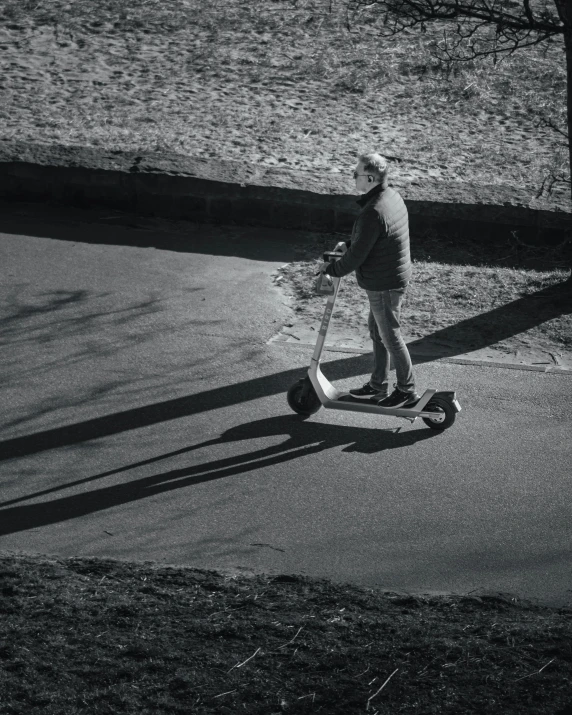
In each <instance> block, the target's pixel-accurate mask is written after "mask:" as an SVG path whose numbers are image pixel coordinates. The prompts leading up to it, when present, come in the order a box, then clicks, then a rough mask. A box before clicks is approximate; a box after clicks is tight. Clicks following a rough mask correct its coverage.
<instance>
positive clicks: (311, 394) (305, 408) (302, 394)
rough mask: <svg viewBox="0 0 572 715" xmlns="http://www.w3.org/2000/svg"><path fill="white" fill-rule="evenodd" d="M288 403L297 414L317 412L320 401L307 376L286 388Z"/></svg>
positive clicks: (306, 415)
mask: <svg viewBox="0 0 572 715" xmlns="http://www.w3.org/2000/svg"><path fill="white" fill-rule="evenodd" d="M287 398H288V404H289V405H290V407H291V408H292V409H293V410H294V412H296V413H297V414H299V415H303V416H304V417H309V416H310V415H313V414H314V413H315V412H317V411H318V410H319V409H320V407H321V406H322V403H321V402H320V399H319V397H318V395H317V394H316V391H315V390H314V387H313V386H312V383H311V382H310V380H309V379H308V378H307V377H304V378H302V379H301V380H298V382H295V383H294V384H293V385H292V387H291V388H290V389H289V390H288V395H287Z"/></svg>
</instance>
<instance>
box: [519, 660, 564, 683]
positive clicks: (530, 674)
mask: <svg viewBox="0 0 572 715" xmlns="http://www.w3.org/2000/svg"><path fill="white" fill-rule="evenodd" d="M555 660H556V658H552V660H549V661H548V663H546V665H543V666H542V668H541V669H540V670H535V671H534V673H529V674H528V675H523V676H522V677H520V678H517V679H516V680H515V681H514V682H515V683H518V681H519V680H524V679H525V678H530V677H532V676H533V675H539V674H540V673H542V671H543V670H544V668H548V666H549V665H550V663H553V662H554V661H555Z"/></svg>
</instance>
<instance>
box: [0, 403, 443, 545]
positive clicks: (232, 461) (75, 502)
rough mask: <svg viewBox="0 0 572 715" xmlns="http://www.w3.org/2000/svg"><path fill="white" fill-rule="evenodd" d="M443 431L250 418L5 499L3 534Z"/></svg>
mask: <svg viewBox="0 0 572 715" xmlns="http://www.w3.org/2000/svg"><path fill="white" fill-rule="evenodd" d="M440 434H441V433H440V432H436V431H435V430H429V429H427V430H409V431H405V432H400V431H396V430H395V429H392V430H380V429H379V428H375V429H370V428H363V427H348V426H346V425H344V426H336V425H330V424H321V423H317V422H305V421H304V420H302V419H301V418H300V417H298V416H297V415H281V416H278V417H272V418H269V419H263V420H258V421H255V422H247V423H245V424H242V425H239V426H237V427H233V428H231V429H229V430H226V431H225V432H223V433H222V434H221V436H220V437H218V438H216V439H212V440H207V441H206V442H202V443H200V444H195V445H192V446H189V447H186V448H183V449H180V450H176V451H174V452H170V453H167V454H164V455H161V456H158V457H155V458H152V459H147V460H143V461H140V462H135V463H133V464H129V465H126V466H124V467H120V468H118V469H114V470H111V471H107V472H103V473H101V474H96V475H94V476H91V477H87V478H85V479H82V480H78V481H75V482H71V483H68V484H65V485H63V486H61V487H55V488H52V489H47V490H44V491H41V492H36V493H33V494H29V495H27V496H26V497H22V498H19V499H15V500H11V501H8V502H4V503H1V504H0V506H1V507H3V508H2V509H1V510H0V536H1V535H6V534H12V533H15V532H19V531H26V530H28V529H34V528H38V527H42V526H47V525H49V524H54V523H58V522H62V521H67V520H69V519H76V518H78V517H81V516H85V515H86V514H93V513H94V512H98V511H102V510H104V509H109V508H111V507H114V506H119V505H121V504H126V503H128V502H134V501H138V500H140V499H145V498H147V497H150V496H154V495H156V494H162V493H165V492H169V491H173V490H175V489H183V488H186V487H192V486H195V485H197V484H203V483H205V482H211V481H214V480H216V479H224V478H227V477H233V476H236V475H238V474H243V473H246V472H250V471H253V470H258V469H264V468H267V467H271V466H275V465H278V464H284V463H287V462H292V461H295V460H297V459H300V458H301V457H305V456H308V455H311V454H316V453H318V452H322V451H324V450H327V449H332V448H334V447H342V446H344V445H345V446H344V449H343V451H344V452H358V453H361V454H377V453H379V452H383V451H384V450H388V449H401V448H404V447H407V446H410V445H413V444H415V443H416V442H419V441H421V440H426V439H431V438H434V437H437V436H439V435H440ZM281 435H284V436H286V437H287V439H286V440H285V441H284V442H281V443H280V444H278V445H273V446H271V447H266V448H263V449H258V450H255V451H253V452H249V453H246V454H237V455H234V456H230V457H225V458H223V459H217V460H213V461H210V462H204V463H202V464H193V465H192V466H189V467H183V468H179V469H172V470H168V471H165V472H158V473H157V474H154V475H152V476H149V477H142V478H139V479H135V480H133V481H128V482H122V483H120V484H114V485H112V486H108V487H101V488H99V489H95V490H91V491H82V493H80V494H74V495H71V496H66V497H60V498H57V499H50V500H48V501H43V502H39V503H36V504H32V505H20V506H15V504H16V502H21V501H25V500H29V499H37V498H39V497H41V496H46V495H47V494H53V493H54V492H57V491H61V490H64V489H69V488H73V487H77V486H80V485H85V484H87V483H90V482H95V481H97V480H100V479H103V478H105V477H109V476H112V475H114V474H119V473H122V472H126V471H128V470H130V469H135V468H140V467H143V466H148V465H150V464H153V463H157V462H160V461H162V460H165V459H169V458H172V457H175V456H179V457H180V456H181V455H183V454H185V453H190V452H193V451H196V450H198V449H201V448H209V447H210V448H212V447H214V446H219V445H225V444H230V443H232V442H242V441H248V440H254V439H259V438H261V437H273V436H281ZM380 469H383V465H382V464H380Z"/></svg>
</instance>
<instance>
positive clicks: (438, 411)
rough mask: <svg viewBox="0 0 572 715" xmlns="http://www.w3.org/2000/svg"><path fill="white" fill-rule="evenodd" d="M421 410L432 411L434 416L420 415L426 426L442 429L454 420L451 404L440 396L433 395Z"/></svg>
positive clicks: (453, 409)
mask: <svg viewBox="0 0 572 715" xmlns="http://www.w3.org/2000/svg"><path fill="white" fill-rule="evenodd" d="M423 412H434V413H435V417H422V418H421V419H422V420H423V422H425V424H426V425H427V426H428V427H431V429H435V430H444V429H447V428H448V427H450V426H451V425H452V424H453V422H454V421H455V417H456V414H457V413H456V412H455V408H454V407H453V405H451V403H450V402H448V401H447V400H443V399H442V398H440V397H433V398H432V399H431V400H429V402H428V403H427V406H426V407H425V408H424V409H423Z"/></svg>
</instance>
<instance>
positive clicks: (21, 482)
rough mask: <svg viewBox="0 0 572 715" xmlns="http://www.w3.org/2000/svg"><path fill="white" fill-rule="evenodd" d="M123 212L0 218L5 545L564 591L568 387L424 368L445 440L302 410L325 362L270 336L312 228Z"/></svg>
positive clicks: (353, 369) (393, 581) (361, 359)
mask: <svg viewBox="0 0 572 715" xmlns="http://www.w3.org/2000/svg"><path fill="white" fill-rule="evenodd" d="M108 216H109V212H108V214H107V215H103V214H101V213H99V214H97V213H93V214H91V213H90V214H87V213H82V212H76V213H72V212H67V213H66V215H65V216H64V215H59V214H58V213H57V211H56V210H51V211H42V214H41V215H40V214H39V213H38V209H35V208H33V207H25V206H21V207H18V208H17V213H13V212H12V213H10V212H7V211H4V213H3V215H2V218H1V219H0V293H1V296H2V308H1V314H0V374H1V378H2V384H1V389H2V405H3V409H2V413H1V415H0V424H1V438H0V460H1V461H0V549H1V550H3V551H26V552H39V553H47V554H57V555H63V556H76V555H77V556H100V557H112V558H120V559H134V560H155V561H159V562H167V563H176V564H187V565H190V566H198V567H205V568H221V569H230V570H238V571H243V572H251V571H266V572H286V573H304V574H307V575H311V576H318V577H329V578H333V579H336V580H340V581H352V582H355V583H361V584H365V585H369V586H373V585H375V586H381V587H383V588H387V589H391V590H404V591H413V592H418V591H421V592H442V591H453V592H463V593H466V592H475V593H481V592H488V591H495V592H497V591H500V592H503V593H510V594H515V595H517V596H520V597H524V598H530V599H533V600H537V601H540V602H544V603H549V604H553V605H562V604H570V603H571V602H572V578H571V577H572V573H571V571H572V567H571V564H572V558H571V556H572V555H571V547H572V518H571V507H570V504H571V503H572V493H571V492H572V485H571V480H570V471H571V470H570V464H571V460H570V452H571V450H570V418H569V403H570V396H571V387H572V378H571V377H570V376H568V375H558V374H552V375H551V374H543V373H538V372H527V371H521V370H510V369H501V368H495V367H480V366H467V365H456V364H448V363H439V362H427V363H424V364H420V365H418V366H417V367H416V376H417V380H418V383H419V386H420V387H421V388H424V387H426V386H427V387H429V386H434V387H438V388H440V389H455V390H456V391H457V393H458V397H459V400H460V402H461V404H462V406H463V411H462V413H461V414H460V415H459V417H458V420H457V422H456V423H455V425H454V426H453V427H452V428H451V429H450V430H447V431H446V432H443V433H437V432H434V431H432V430H430V429H429V428H427V427H426V426H425V425H424V424H423V423H420V424H417V423H415V424H414V425H410V424H409V423H408V422H405V421H402V420H397V419H392V418H378V417H375V416H371V415H364V414H358V413H343V412H337V411H326V410H321V411H320V412H319V413H318V414H316V415H314V416H313V417H312V418H311V419H309V420H306V421H303V420H301V419H300V418H299V417H297V416H296V415H294V414H293V413H291V411H290V410H289V408H288V405H287V403H286V399H285V392H286V390H287V389H288V387H289V386H290V384H291V383H292V382H293V381H294V380H295V379H296V378H297V377H299V376H301V375H302V374H303V373H304V370H305V368H306V366H307V364H308V362H309V357H310V352H311V351H310V350H309V349H308V348H304V347H300V348H296V347H295V346H294V347H292V346H284V345H281V344H280V343H275V344H271V345H268V344H267V341H268V340H269V339H270V338H271V337H272V336H273V335H274V334H275V333H276V332H278V330H279V328H280V327H281V325H282V324H283V321H284V320H286V319H287V318H288V316H289V315H290V312H289V311H290V307H289V306H288V305H286V304H284V302H283V299H282V297H281V295H280V293H279V292H278V290H277V289H276V288H275V287H274V285H273V283H272V280H271V274H272V272H273V271H274V270H275V269H276V268H277V267H278V266H280V265H282V264H283V263H285V262H287V261H289V260H293V259H294V258H295V255H296V254H295V253H294V248H293V247H294V245H295V244H296V243H299V242H300V241H301V240H302V238H301V236H300V235H297V234H293V233H288V232H280V231H277V230H271V229H253V228H246V227H242V228H236V227H234V228H228V227H222V228H221V227H218V228H217V227H213V226H185V227H183V226H181V225H179V226H177V227H175V226H174V225H173V224H168V223H167V222H156V223H155V224H152V223H151V222H147V223H146V226H145V227H144V228H141V227H139V228H137V227H134V226H129V225H124V226H117V225H112V224H111V223H110V221H121V220H123V222H124V223H125V224H129V223H133V221H134V220H133V219H129V218H128V217H123V219H121V218H117V217H115V218H114V219H109V218H108ZM135 223H136V221H135ZM369 365H370V357H369V356H367V355H365V356H363V355H360V356H355V355H348V354H342V353H328V354H327V356H326V362H325V364H324V366H323V370H324V373H325V374H326V375H328V376H329V377H330V378H331V379H332V380H334V381H336V384H339V385H341V386H346V387H349V386H352V385H356V384H357V385H360V384H362V382H363V381H364V380H365V379H366V377H367V374H368V370H369Z"/></svg>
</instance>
